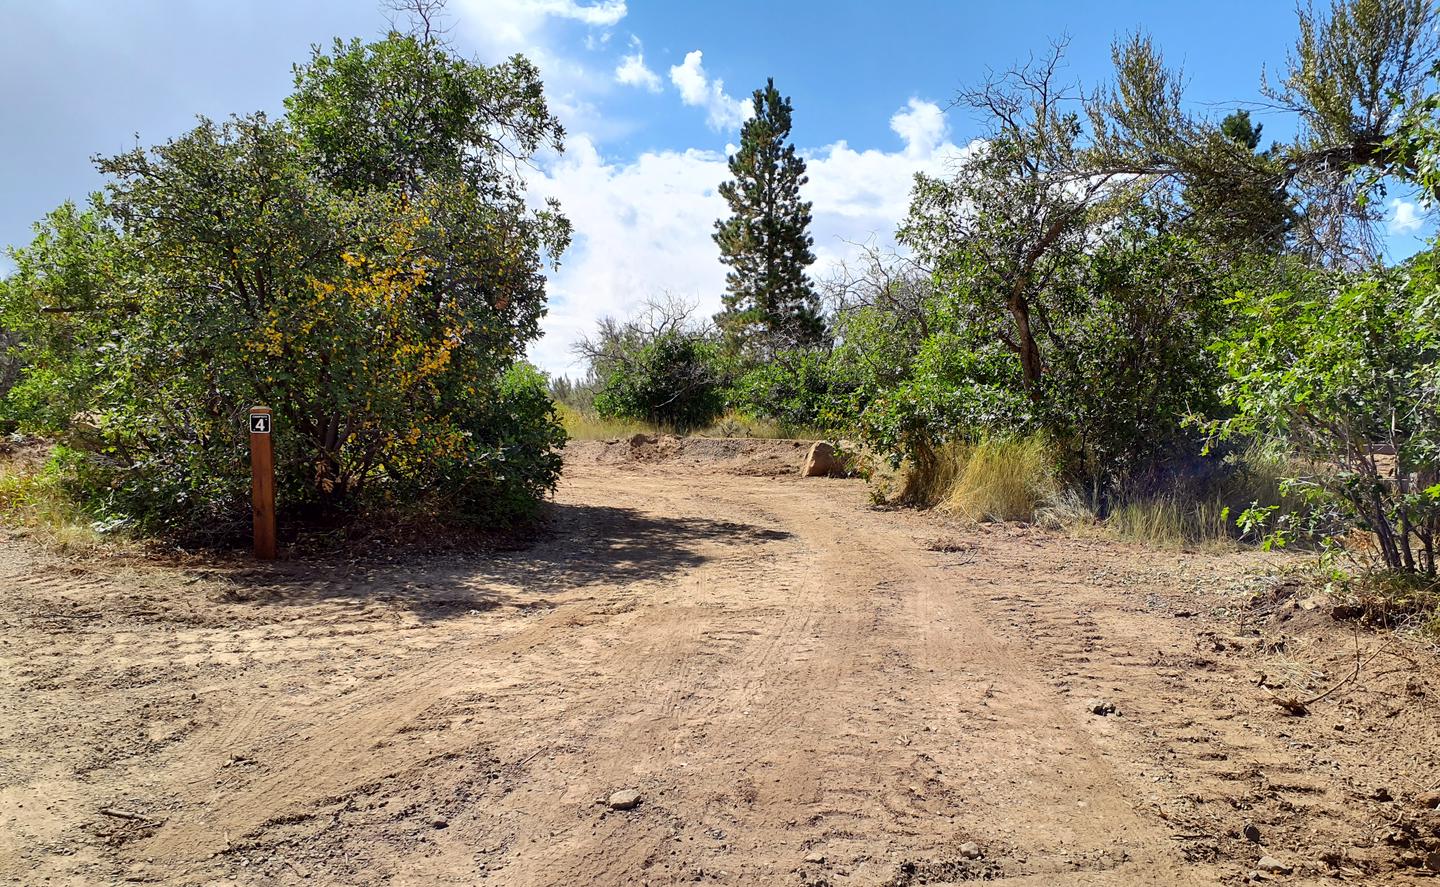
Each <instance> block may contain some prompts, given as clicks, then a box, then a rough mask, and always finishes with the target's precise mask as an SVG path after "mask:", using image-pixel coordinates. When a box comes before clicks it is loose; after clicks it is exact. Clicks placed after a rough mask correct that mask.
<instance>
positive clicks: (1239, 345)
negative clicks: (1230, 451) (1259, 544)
mask: <svg viewBox="0 0 1440 887" xmlns="http://www.w3.org/2000/svg"><path fill="white" fill-rule="evenodd" d="M1435 262H1436V257H1435V256H1434V255H1433V254H1430V255H1426V256H1422V257H1420V258H1418V259H1417V260H1416V261H1414V262H1413V263H1411V265H1410V266H1409V267H1408V268H1407V269H1404V270H1398V271H1392V272H1375V273H1372V274H1368V275H1365V276H1363V277H1360V278H1351V277H1347V276H1344V275H1338V274H1326V273H1318V272H1317V273H1312V274H1309V275H1297V276H1296V279H1295V281H1294V284H1293V285H1292V286H1291V287H1289V288H1287V289H1283V290H1280V291H1277V292H1270V293H1241V294H1240V295H1238V296H1237V297H1236V299H1235V305H1236V308H1237V309H1238V312H1239V318H1238V322H1237V324H1236V326H1235V328H1234V329H1233V331H1232V332H1231V333H1230V335H1229V336H1227V337H1226V338H1225V339H1224V340H1223V341H1221V342H1220V343H1219V345H1218V346H1217V350H1218V351H1219V352H1220V355H1221V360H1222V362H1223V365H1224V367H1225V369H1226V370H1227V371H1228V373H1229V375H1230V381H1229V382H1228V384H1226V386H1225V387H1224V389H1223V391H1222V394H1223V396H1224V398H1225V400H1226V402H1227V403H1229V404H1230V405H1231V406H1232V407H1233V408H1234V409H1235V411H1236V415H1235V416H1233V417H1232V418H1229V419H1227V420H1225V421H1223V422H1220V423H1217V424H1216V426H1215V427H1216V428H1217V429H1218V430H1219V431H1221V433H1223V434H1227V435H1236V434H1242V435H1248V434H1256V433H1268V434H1278V435H1284V437H1285V439H1286V440H1287V441H1288V442H1289V443H1290V445H1291V446H1292V447H1294V448H1296V449H1297V451H1298V452H1299V453H1300V454H1301V455H1302V456H1303V457H1304V458H1305V459H1306V460H1307V461H1308V462H1309V463H1310V464H1311V465H1313V466H1314V467H1315V470H1314V471H1313V472H1311V473H1309V474H1307V475H1304V476H1297V477H1293V478H1292V479H1291V486H1292V488H1293V489H1296V490H1299V491H1302V492H1305V493H1307V494H1309V496H1310V497H1311V498H1312V499H1323V500H1325V501H1328V502H1335V503H1339V504H1340V505H1341V506H1342V507H1343V508H1344V510H1345V511H1346V512H1347V515H1348V517H1349V518H1351V519H1352V520H1353V521H1354V523H1355V524H1356V525H1358V526H1359V527H1361V528H1363V529H1365V530H1369V531H1370V532H1372V533H1374V534H1375V539H1376V542H1377V545H1378V548H1379V552H1380V555H1381V557H1382V558H1383V560H1384V563H1385V565H1386V567H1387V568H1389V569H1390V570H1394V571H1401V572H1407V573H1416V572H1418V573H1423V574H1425V575H1428V576H1434V575H1435V572H1436V563H1435V543H1436V535H1437V531H1440V321H1437V319H1436V318H1437V317H1440V275H1437V268H1436V265H1435ZM1262 516H1263V515H1262ZM1279 529H1280V531H1281V532H1282V533H1283V531H1284V529H1285V528H1284V527H1280V528H1279Z"/></svg>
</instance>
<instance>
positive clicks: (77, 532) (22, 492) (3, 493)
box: [0, 458, 103, 553]
mask: <svg viewBox="0 0 1440 887" xmlns="http://www.w3.org/2000/svg"><path fill="white" fill-rule="evenodd" d="M0 525H3V526H4V527H5V529H7V530H8V531H10V532H11V533H13V534H14V535H16V536H21V537H29V538H32V539H34V540H36V541H37V542H40V543H41V544H42V545H45V546H46V547H48V548H52V549H54V550H56V551H60V552H65V553H68V552H76V551H86V550H89V549H92V548H95V547H96V546H98V545H99V544H100V543H101V541H102V538H103V537H102V534H101V532H100V531H99V529H98V528H97V527H96V524H95V522H94V519H93V518H92V517H91V516H90V515H88V514H86V513H85V511H84V509H82V508H81V507H80V505H79V504H78V503H77V502H75V500H74V499H73V498H72V497H71V496H70V495H69V493H68V492H67V491H66V489H65V486H64V482H63V479H62V478H61V476H60V473H59V472H58V471H55V470H54V469H52V468H51V467H49V466H48V465H46V464H45V463H43V462H36V461H33V460H26V459H7V458H0Z"/></svg>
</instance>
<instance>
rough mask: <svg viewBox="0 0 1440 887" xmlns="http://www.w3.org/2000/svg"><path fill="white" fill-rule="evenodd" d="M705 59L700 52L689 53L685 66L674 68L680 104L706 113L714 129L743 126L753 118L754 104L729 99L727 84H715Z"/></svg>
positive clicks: (673, 72)
mask: <svg viewBox="0 0 1440 887" xmlns="http://www.w3.org/2000/svg"><path fill="white" fill-rule="evenodd" d="M703 57H704V53H702V52H701V51H700V50H698V49H697V50H695V51H694V52H689V53H686V54H685V61H684V62H682V63H681V64H678V65H675V66H673V67H671V68H670V82H671V83H673V84H675V88H676V89H677V90H679V91H680V101H682V102H684V103H685V104H687V105H692V106H694V107H697V108H704V109H705V112H706V117H705V122H706V123H707V124H709V126H710V128H711V129H714V130H723V129H731V128H733V127H736V126H739V125H740V124H741V123H744V122H745V119H746V118H747V117H749V116H750V113H751V106H750V103H748V102H743V101H741V100H740V99H736V98H731V97H730V96H728V95H726V94H725V81H723V80H721V79H719V78H718V77H717V78H715V79H714V80H711V79H710V77H709V76H708V75H707V74H706V73H705V67H704V65H703V64H702V59H703Z"/></svg>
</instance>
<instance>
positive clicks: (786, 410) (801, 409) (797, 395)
mask: <svg viewBox="0 0 1440 887" xmlns="http://www.w3.org/2000/svg"><path fill="white" fill-rule="evenodd" d="M843 396H844V392H843V391H842V390H840V386H837V385H836V383H835V377H834V376H833V375H832V374H831V371H830V355H829V353H828V352H826V351H821V350H818V349H797V348H790V349H785V350H783V351H779V352H777V353H776V354H775V355H774V356H773V357H772V358H771V359H770V360H768V361H766V362H764V363H760V364H757V365H756V366H754V367H752V368H751V369H749V370H748V371H747V372H745V373H744V374H743V375H741V376H740V377H739V378H738V379H736V380H735V382H734V384H733V385H731V387H730V391H729V402H730V406H732V407H734V408H735V409H738V410H740V411H741V412H743V413H746V414H748V415H750V416H755V417H759V418H766V419H773V420H775V421H776V422H778V423H780V425H781V426H784V427H790V428H822V427H824V426H825V425H826V424H828V423H830V422H832V421H834V418H835V415H836V411H835V403H834V402H835V400H836V399H837V398H841V397H843Z"/></svg>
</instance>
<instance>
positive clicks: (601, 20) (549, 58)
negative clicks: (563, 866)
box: [450, 0, 636, 139]
mask: <svg viewBox="0 0 1440 887" xmlns="http://www.w3.org/2000/svg"><path fill="white" fill-rule="evenodd" d="M450 10H451V11H452V12H453V13H454V14H455V16H454V17H455V24H456V37H457V38H463V41H462V47H463V48H464V49H465V50H471V49H472V48H473V50H476V51H478V54H479V57H480V60H481V61H483V62H485V63H487V64H495V63H497V62H500V61H502V60H504V59H506V58H508V57H510V56H511V55H513V54H515V53H517V52H518V53H523V54H524V55H525V56H526V57H528V58H529V59H530V60H531V61H532V62H534V63H535V65H536V66H537V67H539V69H540V77H541V80H542V81H543V82H544V84H545V99H546V101H547V102H548V103H549V105H550V110H551V111H552V112H553V113H555V114H556V115H557V116H558V117H559V118H560V119H561V120H562V121H563V122H564V124H565V128H566V129H567V130H569V131H571V132H584V133H589V134H590V135H591V136H593V137H594V138H596V139H611V138H618V137H623V136H625V135H627V134H628V133H629V132H631V131H632V130H633V129H634V127H635V125H636V124H635V123H634V122H633V121H629V120H626V119H623V118H619V117H616V116H614V115H612V114H607V113H604V111H603V110H602V108H601V107H600V106H599V105H600V100H601V99H603V97H604V96H605V94H606V93H607V92H609V91H610V90H612V89H613V88H614V81H613V78H612V77H611V76H610V72H609V71H608V70H607V69H604V68H601V69H597V68H596V67H595V65H594V61H593V60H587V59H586V57H585V56H584V55H582V54H578V53H576V52H575V51H574V50H575V49H576V46H577V44H576V43H574V42H573V41H572V40H571V39H570V37H569V36H568V35H567V34H566V33H565V29H564V28H563V27H562V26H563V25H565V24H566V23H576V22H578V23H579V24H580V25H582V26H584V27H585V28H587V29H588V33H586V35H585V40H584V44H585V45H586V46H589V47H591V48H592V49H600V48H603V47H604V46H605V45H606V43H607V41H608V37H609V32H608V31H604V30H603V29H607V28H610V27H612V26H614V25H616V24H618V23H619V22H620V21H621V20H623V19H624V17H625V15H626V12H627V10H626V6H625V3H624V2H623V0H602V2H590V3H581V2H576V0H455V2H454V3H453V5H452V6H451V7H450Z"/></svg>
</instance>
